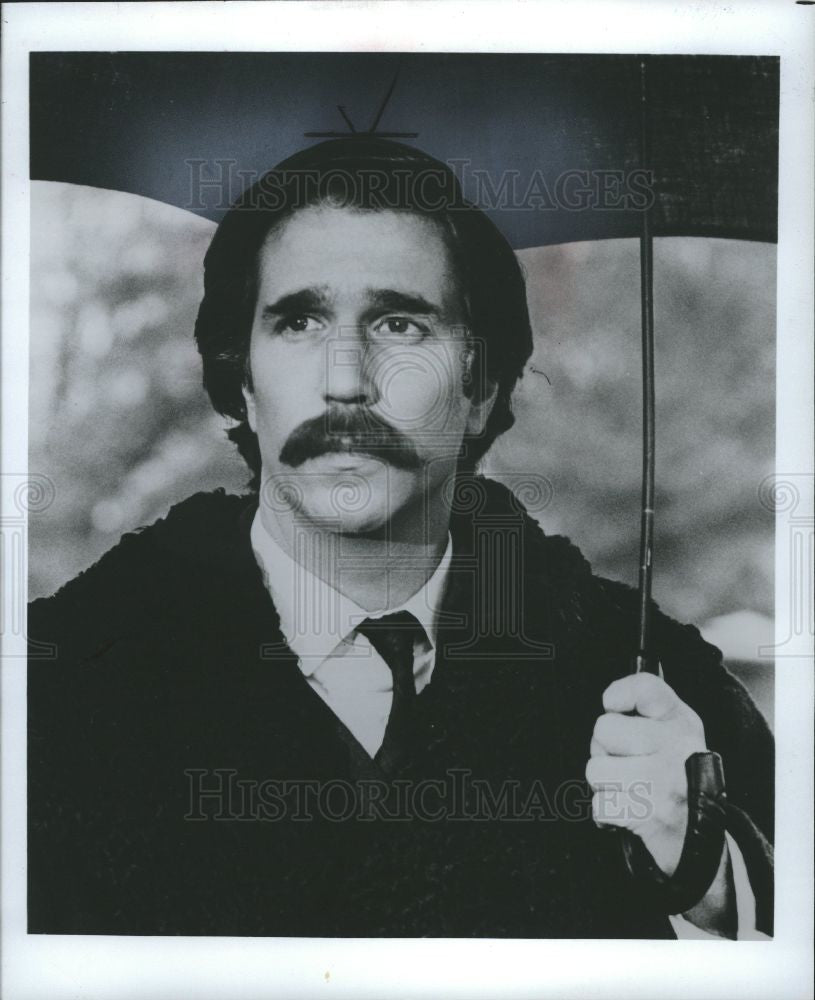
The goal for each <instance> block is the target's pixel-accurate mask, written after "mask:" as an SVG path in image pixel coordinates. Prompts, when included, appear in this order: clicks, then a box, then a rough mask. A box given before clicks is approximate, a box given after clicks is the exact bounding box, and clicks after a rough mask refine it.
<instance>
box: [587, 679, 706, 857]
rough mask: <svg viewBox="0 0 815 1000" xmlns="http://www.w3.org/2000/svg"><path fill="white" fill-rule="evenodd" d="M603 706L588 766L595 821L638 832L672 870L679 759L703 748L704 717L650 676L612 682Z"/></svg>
mask: <svg viewBox="0 0 815 1000" xmlns="http://www.w3.org/2000/svg"><path fill="white" fill-rule="evenodd" d="M603 707H604V708H605V714H604V715H601V716H600V718H599V719H598V720H597V723H596V725H595V727H594V733H593V735H592V741H591V759H590V760H589V762H588V765H587V766H586V780H587V781H588V783H589V785H590V786H591V788H592V790H593V791H594V797H593V799H592V812H593V815H594V819H595V822H596V823H598V825H602V826H620V827H625V828H627V829H629V830H631V831H632V832H633V833H635V834H637V836H639V837H641V838H642V841H643V843H644V844H645V846H646V847H647V848H648V850H649V851H650V852H651V855H652V856H653V858H654V860H655V861H656V863H657V864H658V865H659V867H660V868H661V869H662V871H663V872H665V874H666V875H672V874H673V873H674V871H675V870H676V866H677V864H678V863H679V858H680V855H681V854H682V845H683V844H684V842H685V830H686V828H687V824H688V802H687V799H688V783H687V778H686V775H685V761H686V760H687V759H688V757H689V756H690V755H691V754H692V753H696V752H697V751H700V750H706V749H707V747H706V746H705V730H704V726H703V725H702V720H701V719H700V718H699V716H698V715H697V714H696V712H694V711H693V709H692V708H690V707H689V706H688V705H686V704H685V703H684V702H683V701H681V700H680V698H679V697H678V696H677V694H676V693H675V692H674V690H673V689H672V688H670V687H669V686H668V685H667V684H666V683H665V681H663V680H661V679H660V678H659V677H656V676H655V675H654V674H645V673H643V674H631V675H630V676H628V677H623V678H621V679H620V680H618V681H614V683H613V684H610V685H609V686H608V687H607V688H606V690H605V692H604V693H603ZM634 711H635V712H636V713H637V714H636V715H628V714H625V713H629V712H634Z"/></svg>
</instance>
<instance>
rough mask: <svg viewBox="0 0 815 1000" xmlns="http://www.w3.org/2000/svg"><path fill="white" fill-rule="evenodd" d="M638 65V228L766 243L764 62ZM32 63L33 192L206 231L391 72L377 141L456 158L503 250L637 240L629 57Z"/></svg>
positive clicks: (374, 104)
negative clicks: (77, 188)
mask: <svg viewBox="0 0 815 1000" xmlns="http://www.w3.org/2000/svg"><path fill="white" fill-rule="evenodd" d="M647 63H648V73H647V120H648V131H649V163H648V164H647V166H648V167H649V168H650V169H651V170H652V171H653V188H652V190H653V192H654V197H655V200H654V203H653V205H652V207H651V211H650V223H651V232H652V235H653V236H720V237H721V236H725V237H733V238H737V239H748V240H761V241H767V242H772V241H775V239H776V201H777V174H778V71H779V61H778V59H777V58H775V57H752V56H751V57H742V56H694V57H688V56H648V57H647ZM31 64H32V66H31V68H32V73H31V104H30V108H31V176H32V178H33V179H36V180H54V181H68V182H71V183H75V184H86V185H91V186H94V187H101V188H110V189H113V190H120V191H127V192H131V193H135V194H141V195H145V196H147V197H150V198H153V199H157V200H159V201H164V202H168V203H169V204H173V205H177V206H179V207H183V208H187V209H190V210H191V211H195V212H197V213H198V214H201V215H204V216H206V217H208V218H210V219H214V220H218V219H219V218H220V217H221V215H222V214H223V212H224V211H225V210H226V208H227V206H228V201H229V200H231V199H232V198H234V197H236V196H237V195H238V194H239V193H240V191H241V190H242V188H243V187H244V186H245V185H246V183H247V182H248V181H250V180H251V179H253V178H256V177H257V176H258V175H259V174H261V173H263V172H264V171H265V170H267V169H269V167H271V166H272V165H273V164H275V163H277V162H278V161H279V160H281V159H283V158H284V157H285V156H287V155H289V154H290V153H291V152H292V151H293V150H295V149H298V148H300V147H302V146H303V145H305V144H307V143H308V142H315V141H319V140H318V139H315V138H304V133H309V132H330V131H335V130H336V131H342V132H347V131H348V130H349V128H351V127H353V128H356V129H357V130H359V131H362V130H365V129H368V128H370V127H371V126H372V125H373V124H374V122H375V121H376V118H377V114H378V113H379V112H380V111H382V102H383V97H384V96H385V95H387V94H388V91H389V89H390V86H391V83H392V82H393V78H394V75H395V73H396V72H397V70H398V72H399V79H398V83H397V85H396V87H395V88H394V90H393V93H392V95H391V96H390V99H389V101H388V103H387V107H385V108H384V111H382V113H381V116H380V118H379V120H378V122H376V124H377V129H378V131H380V132H394V133H417V138H416V142H417V144H418V145H419V146H421V148H423V149H425V150H426V151H427V152H428V153H430V154H431V155H433V156H435V157H437V158H438V159H441V160H445V161H447V162H453V163H455V164H456V167H455V169H456V170H457V172H458V173H459V175H460V176H461V178H462V181H463V184H464V188H465V192H466V193H467V194H468V196H469V197H471V198H472V199H473V200H475V201H476V202H477V203H479V204H480V205H481V206H482V207H484V208H486V209H487V210H488V211H489V212H490V214H491V215H492V217H493V218H494V219H495V221H496V222H497V223H498V225H499V226H500V227H501V229H502V231H503V232H504V233H505V235H506V236H507V238H508V239H509V240H510V242H511V243H512V245H513V246H514V247H515V248H516V249H521V248H524V247H531V246H542V245H545V244H554V243H565V242H571V241H576V240H596V239H604V238H611V237H632V236H639V235H640V232H641V217H642V208H643V205H644V197H647V190H648V188H649V185H648V184H647V183H645V181H644V179H643V177H642V176H641V175H640V174H638V173H637V171H639V170H641V169H642V168H643V167H644V166H645V165H644V164H643V163H642V162H641V154H640V132H641V77H640V59H639V57H636V56H584V55H528V54H523V55H519V54H494V55H493V54H490V55H484V54H480V53H479V54H458V53H436V54H389V53H273V54H265V53H264V54H257V53H196V52H181V53H157V52H139V53H121V52H117V53H76V52H73V53H55V52H40V53H33V54H32V56H31ZM338 105H339V106H341V108H342V110H341V111H340V110H338ZM405 141H412V140H411V139H407V140H405ZM213 179H216V180H218V181H219V183H218V184H216V185H212V184H209V183H207V182H208V181H211V180H213Z"/></svg>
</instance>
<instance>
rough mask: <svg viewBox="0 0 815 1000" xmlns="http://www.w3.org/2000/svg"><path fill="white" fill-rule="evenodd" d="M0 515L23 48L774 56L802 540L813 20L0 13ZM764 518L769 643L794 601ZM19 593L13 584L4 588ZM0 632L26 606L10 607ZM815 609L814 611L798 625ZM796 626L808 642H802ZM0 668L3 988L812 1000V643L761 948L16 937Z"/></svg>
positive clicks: (510, 11) (8, 737) (597, 5)
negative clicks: (770, 577)
mask: <svg viewBox="0 0 815 1000" xmlns="http://www.w3.org/2000/svg"><path fill="white" fill-rule="evenodd" d="M2 18H3V28H4V31H3V41H2V46H3V49H2V56H3V60H2V94H3V109H2V220H3V242H2V371H3V381H2V425H1V426H2V452H0V453H1V454H2V471H3V476H2V482H3V493H2V504H3V508H2V511H0V514H2V516H3V518H4V520H3V522H2V523H3V524H5V523H6V522H5V518H6V516H7V515H8V513H9V503H10V502H9V497H8V489H7V486H8V484H9V483H11V482H12V478H11V477H20V476H24V475H25V474H26V472H27V432H28V314H29V302H28V289H29V263H28V262H29V189H30V185H29V179H28V178H29V169H28V167H29V158H28V138H29V126H28V57H29V53H30V52H32V51H80V50H90V51H108V50H123V51H144V50H152V51H181V50H203V51H214V50H217V51H223V50H230V51H306V50H311V51H341V50H347V51H368V50H370V51H413V52H425V51H428V52H429V51H433V52H438V51H457V52H557V53H592V54H597V53H603V52H613V53H654V54H669V53H673V54H694V55H701V54H705V55H779V56H780V57H781V63H780V65H781V118H780V178H779V243H778V268H777V274H778V316H777V352H778V353H777V393H776V399H777V425H776V427H777V431H776V433H777V449H776V471H777V475H778V479H779V482H780V481H781V480H783V479H784V478H785V477H790V476H795V482H796V483H797V484H798V487H797V488H798V489H799V490H800V491H801V499H800V500H799V506H798V508H797V512H798V515H801V514H802V513H803V515H804V517H805V518H806V517H808V518H809V525H810V530H811V526H812V523H813V522H812V482H813V478H812V473H813V464H812V463H813V458H812V455H813V424H812V415H813V396H812V373H813V218H814V217H815V204H814V199H813V162H814V158H813V116H812V103H811V101H812V93H813V87H814V86H815V65H814V64H815V58H814V57H813V48H812V44H811V40H812V37H813V25H814V23H815V22H813V18H815V8H814V7H813V6H810V5H801V4H796V3H795V2H794V0H780V2H766V3H761V2H754V3H740V4H739V5H737V6H736V5H729V6H727V5H719V4H714V3H709V2H704V0H702V2H686V3H683V4H681V5H679V4H675V3H673V2H663V0H641V2H634V0H628V2H620V0H592V2H590V0H566V2H563V0H512V2H510V3H507V2H495V0H475V2H459V0H417V2H403V0H373V2H346V0H328V2H325V0H324V2H309V0H307V2H302V3H293V2H284V3H281V2H272V3H242V2H232V3H228V4H224V3H209V2H204V3H190V2H179V3H151V4H141V3H120V4H100V3H39V4H37V3H31V4H29V3H22V4H6V5H4V6H3V9H2ZM788 533H789V523H788V520H787V515H785V514H784V513H783V512H779V514H778V521H777V526H776V629H777V632H776V637H777V643H782V642H784V641H785V640H786V639H787V638H788V637H787V635H786V634H785V631H786V630H785V628H784V623H785V622H786V621H789V620H790V618H791V615H792V613H793V611H792V605H793V602H794V601H795V599H796V596H798V597H800V594H798V595H796V587H798V585H799V583H800V586H802V587H804V586H806V583H805V581H797V580H795V579H794V578H793V583H792V585H791V584H790V579H791V576H790V574H791V573H792V565H791V558H790V551H789V546H788V545H787V544H786V538H787V536H788ZM8 589H10V590H12V591H13V590H14V588H8ZM3 601H4V606H3V609H2V610H3V612H4V613H5V615H6V617H5V618H4V620H5V621H9V620H11V619H10V618H9V616H10V615H14V614H17V613H18V612H19V607H20V606H22V607H24V603H25V593H24V592H23V593H19V592H13V593H6V594H5V595H4V596H3ZM806 613H807V609H806V608H805V614H806ZM805 632H806V630H805ZM2 639H3V649H2V652H3V658H2V702H1V704H2V870H1V872H0V874H1V875H2V887H3V894H2V984H1V986H0V994H2V996H3V997H4V998H6V1000H22V998H28V997H30V998H32V1000H35V998H36V1000H42V998H43V997H46V996H47V997H49V998H53V1000H56V998H61V997H66V998H67V997H80V996H81V997H83V998H92V997H99V998H104V1000H113V998H114V997H116V996H126V997H128V998H133V1000H136V998H142V997H144V998H147V997H174V998H185V997H191V998H192V997H195V998H198V1000H208V998H212V1000H216V998H229V1000H237V998H239V997H259V996H265V997H271V996H281V997H286V998H295V997H299V996H325V997H349V998H354V1000H359V998H364V997H376V998H381V997H384V996H388V997H419V996H432V997H442V996H444V997H466V998H468V1000H474V998H478V997H485V998H491V1000H492V998H497V997H532V996H534V997H557V998H559V1000H562V998H571V997H575V998H581V1000H582V998H585V997H592V998H594V997H626V998H632V1000H634V998H643V1000H652V998H654V997H682V998H683V1000H684V998H691V997H705V998H708V997H709V998H714V997H722V998H727V1000H730V998H732V997H734V996H739V997H740V998H742V1000H750V998H756V1000H764V998H766V997H768V996H772V997H774V998H782V997H791V998H792V997H796V998H797V997H805V996H811V995H812V993H811V989H812V987H811V976H812V933H813V919H812V910H813V906H812V886H813V866H812V823H813V801H812V796H811V789H812V786H813V767H812V714H813V712H812V706H813V671H812V636H811V635H808V634H802V635H799V636H797V637H795V639H794V641H793V642H792V643H787V644H786V646H785V650H786V653H788V654H789V655H786V653H785V655H784V657H783V659H782V660H779V667H778V669H777V671H776V695H775V697H776V726H775V730H776V738H777V751H778V762H779V764H778V767H777V775H776V779H777V780H776V813H777V819H776V829H777V841H776V862H777V868H776V925H775V927H776V930H775V938H774V940H773V941H772V942H738V943H733V942H724V941H723V942H717V943H711V942H706V941H683V942H661V941H622V940H613V941H581V940H568V941H566V940H563V941H561V940H535V941H504V940H473V941H462V940H408V941H396V940H380V939H377V940H364V941H361V940H345V939H343V940H334V939H331V940H328V939H297V938H262V939H260V938H250V939H240V938H159V937H132V938H128V937H103V936H99V937H97V936H75V935H71V936H61V935H60V936H46V935H27V934H26V932H25V916H26V904H25V898H26V854H25V815H26V812H25V805H26V789H25V777H26V767H25V760H26V747H25V732H26V730H25V717H26V707H25V670H24V669H23V665H24V663H25V659H24V656H25V650H24V649H21V644H22V643H23V639H22V637H21V636H19V635H14V634H13V630H12V634H5V635H3V636H2Z"/></svg>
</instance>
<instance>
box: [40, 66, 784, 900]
mask: <svg viewBox="0 0 815 1000" xmlns="http://www.w3.org/2000/svg"><path fill="white" fill-rule="evenodd" d="M31 62H32V74H31V81H32V83H31V176H32V178H33V179H37V180H58V181H68V182H72V183H76V184H87V185H92V186H95V187H104V188H112V189H115V190H121V191H128V192H132V193H135V194H141V195H145V196H148V197H150V198H154V199H158V200H161V201H166V202H169V203H171V204H175V205H178V206H180V207H182V208H185V209H189V210H191V211H194V212H196V213H198V214H201V215H204V216H206V217H207V218H210V219H214V220H217V219H219V218H220V217H221V215H222V214H223V213H224V211H225V210H226V209H227V207H228V205H229V203H230V202H231V201H232V200H234V198H235V197H236V196H237V194H238V193H239V192H240V190H241V189H242V188H243V187H245V186H246V185H247V184H248V183H251V181H252V180H253V179H256V178H257V176H259V175H260V174H262V173H263V172H265V170H266V169H267V168H268V166H269V164H271V163H275V162H277V161H279V160H281V159H283V158H284V156H285V155H287V154H288V153H290V152H291V150H292V149H293V148H297V147H298V146H300V145H302V143H303V139H302V136H303V134H304V126H306V125H307V124H309V125H312V128H311V130H310V131H305V135H306V137H307V138H309V139H318V138H321V137H325V136H331V135H337V134H343V135H348V134H352V135H364V134H378V135H382V136H391V137H394V138H400V139H403V140H404V139H408V140H409V139H411V138H415V137H416V136H417V134H418V133H417V132H415V131H409V130H406V129H407V127H408V126H413V125H418V126H419V127H420V132H421V145H422V147H423V148H424V149H425V150H426V151H427V152H428V153H430V154H431V155H434V156H436V157H437V158H438V159H440V160H444V161H447V162H450V163H451V164H452V165H453V166H454V169H455V170H456V172H457V173H458V174H459V176H460V179H461V181H462V186H463V188H464V191H465V194H467V195H469V197H470V198H471V199H472V200H474V201H476V202H478V203H479V204H481V205H482V206H483V207H485V208H486V210H487V211H488V213H489V214H490V215H491V216H492V217H493V218H494V220H495V221H496V223H497V224H498V226H499V227H500V228H501V229H502V231H503V232H504V233H505V235H506V236H507V237H508V239H509V240H510V242H511V244H512V245H513V246H514V247H515V249H522V248H524V247H529V246H541V245H545V244H554V243H563V242H573V241H576V240H597V239H605V238H612V237H637V238H638V239H639V241H640V279H641V280H640V298H641V312H642V365H643V400H642V406H643V487H642V509H641V532H640V558H639V598H640V600H639V607H640V614H639V629H638V653H637V656H636V661H635V663H634V664H633V665H632V666H633V669H634V670H637V671H640V670H649V671H655V672H657V671H658V670H659V665H658V663H656V662H655V660H654V657H653V653H652V649H651V635H650V619H649V607H650V597H651V580H652V573H653V563H654V560H653V531H654V456H655V427H654V411H655V386H654V311H653V286H654V268H653V240H654V238H655V237H659V236H716V237H731V238H738V239H747V240H760V241H764V242H774V241H775V240H776V200H777V123H778V69H779V67H778V60H777V59H776V58H770V57H686V56H682V57H680V56H646V57H635V56H556V55H526V54H525V55H515V54H495V55H483V54H478V55H466V54H456V55H451V54H415V55H414V54H411V55H404V54H402V55H395V54H386V53H378V54H372V53H364V54H346V53H323V54H316V53H276V54H274V56H273V57H270V56H269V55H266V54H254V53H242V54H239V55H237V54H234V53H231V54H225V53H189V52H187V53H173V54H172V55H171V57H168V56H167V55H166V54H162V53H70V54H65V53H33V54H32V56H31ZM400 70H401V81H400V84H399V86H398V87H397V86H396V83H397V75H396V74H397V73H398V72H399V71H400ZM395 71H396V72H395ZM202 79H206V81H207V86H206V88H202V86H201V80H202ZM372 94H380V95H383V96H382V97H381V98H380V99H379V100H376V101H374V102H372V100H371V95H372ZM338 98H339V100H338ZM372 105H373V106H372ZM417 109H421V110H420V111H417ZM338 117H339V118H340V119H341V121H342V123H343V125H344V128H343V129H342V131H341V132H337V124H338V122H337V118H338ZM363 120H366V121H368V122H369V124H368V125H367V127H366V126H363V125H361V124H360V123H361V122H362V121H363ZM270 122H274V129H271V128H270V125H269V123H270ZM88 149H93V150H94V155H93V156H92V157H89V156H88V155H87V150H88ZM462 151H465V152H466V159H464V158H462ZM191 154H192V155H191ZM720 764H721V762H720V761H718V760H717V759H715V755H711V754H707V755H694V756H693V757H692V758H691V759H690V760H689V761H688V782H689V815H690V817H691V820H692V821H691V822H690V823H689V827H688V833H687V836H686V842H685V849H684V851H683V855H682V858H681V859H680V863H679V867H678V869H677V871H676V873H675V874H674V876H673V877H672V878H671V879H666V878H665V877H664V875H662V873H661V872H660V871H659V869H658V868H657V867H656V866H655V865H654V863H653V862H652V861H651V859H650V856H649V855H648V854H647V852H646V851H645V849H644V848H643V847H642V844H641V842H640V841H639V840H638V839H637V838H635V837H633V836H631V835H628V834H623V837H622V846H623V854H624V858H625V862H626V864H627V866H628V868H629V870H630V871H631V872H632V874H633V875H635V877H637V878H640V879H644V880H646V881H647V882H648V883H649V884H650V885H652V886H653V887H654V892H655V894H656V897H657V899H658V900H659V902H660V903H661V905H663V906H664V907H665V908H666V909H667V910H669V912H682V911H684V910H687V909H689V908H690V907H691V906H692V905H693V903H695V902H696V901H697V900H698V899H699V898H701V896H702V895H704V891H705V889H706V887H707V886H708V885H709V884H710V881H711V880H712V877H713V875H714V874H715V871H716V866H717V864H718V859H719V857H720V855H721V849H722V838H723V828H724V821H723V815H724V814H723V809H724V796H723V782H722V775H721V767H720Z"/></svg>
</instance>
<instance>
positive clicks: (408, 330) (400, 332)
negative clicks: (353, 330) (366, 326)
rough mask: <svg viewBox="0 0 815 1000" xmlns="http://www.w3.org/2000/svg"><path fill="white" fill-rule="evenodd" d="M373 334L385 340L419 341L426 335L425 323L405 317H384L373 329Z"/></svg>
mask: <svg viewBox="0 0 815 1000" xmlns="http://www.w3.org/2000/svg"><path fill="white" fill-rule="evenodd" d="M373 333H374V335H375V336H377V337H381V338H383V339H385V340H411V341H414V340H421V339H422V338H423V337H424V336H426V334H427V333H428V327H427V324H425V323H420V322H419V321H418V320H415V319H409V318H408V317H407V316H386V317H385V318H384V319H381V320H379V322H378V323H376V324H375V325H374V327H373Z"/></svg>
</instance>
